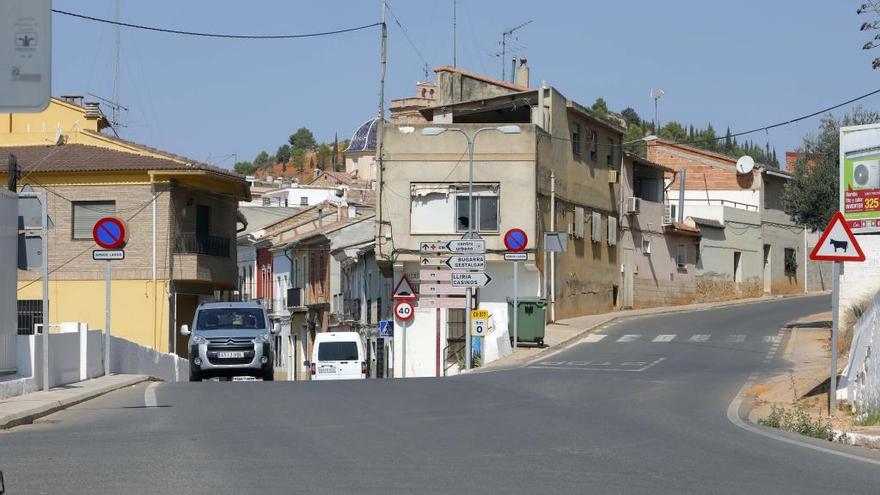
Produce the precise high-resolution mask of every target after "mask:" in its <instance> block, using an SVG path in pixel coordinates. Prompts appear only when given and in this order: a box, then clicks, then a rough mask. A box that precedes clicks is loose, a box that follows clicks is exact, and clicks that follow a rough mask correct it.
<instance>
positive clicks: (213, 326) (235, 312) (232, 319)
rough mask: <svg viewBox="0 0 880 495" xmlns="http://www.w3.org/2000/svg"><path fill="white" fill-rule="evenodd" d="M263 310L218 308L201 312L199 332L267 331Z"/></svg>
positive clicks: (198, 321)
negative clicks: (229, 330)
mask: <svg viewBox="0 0 880 495" xmlns="http://www.w3.org/2000/svg"><path fill="white" fill-rule="evenodd" d="M265 328H267V327H266V320H265V319H264V318H263V310H262V309H256V308H218V309H203V310H201V311H199V314H198V318H197V321H196V329H198V330H217V329H226V330H228V329H246V330H261V329H265Z"/></svg>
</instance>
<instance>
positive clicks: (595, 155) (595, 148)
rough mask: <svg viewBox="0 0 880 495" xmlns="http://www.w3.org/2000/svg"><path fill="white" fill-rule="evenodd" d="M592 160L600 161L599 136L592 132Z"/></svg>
mask: <svg viewBox="0 0 880 495" xmlns="http://www.w3.org/2000/svg"><path fill="white" fill-rule="evenodd" d="M590 160H592V161H594V162H595V161H598V160H599V134H598V133H597V132H596V131H594V130H592V129H591V130H590Z"/></svg>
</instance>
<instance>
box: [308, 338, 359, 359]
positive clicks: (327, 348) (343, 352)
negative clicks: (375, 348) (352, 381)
mask: <svg viewBox="0 0 880 495" xmlns="http://www.w3.org/2000/svg"><path fill="white" fill-rule="evenodd" d="M357 359H358V349H357V344H355V343H354V342H321V344H320V345H319V346H318V361H357Z"/></svg>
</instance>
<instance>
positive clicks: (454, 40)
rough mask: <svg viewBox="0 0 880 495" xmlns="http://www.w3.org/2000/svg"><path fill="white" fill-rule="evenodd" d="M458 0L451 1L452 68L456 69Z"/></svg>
mask: <svg viewBox="0 0 880 495" xmlns="http://www.w3.org/2000/svg"><path fill="white" fill-rule="evenodd" d="M457 7H458V0H452V66H453V67H458V25H457V23H456V21H457V17H458V16H457V12H456V10H457Z"/></svg>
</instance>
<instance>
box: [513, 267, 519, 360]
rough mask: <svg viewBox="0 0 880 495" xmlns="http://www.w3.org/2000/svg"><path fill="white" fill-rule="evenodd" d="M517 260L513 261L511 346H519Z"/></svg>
mask: <svg viewBox="0 0 880 495" xmlns="http://www.w3.org/2000/svg"><path fill="white" fill-rule="evenodd" d="M518 336H519V261H514V262H513V348H514V349H516V348H517V347H519V344H518V343H517V338H518Z"/></svg>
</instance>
